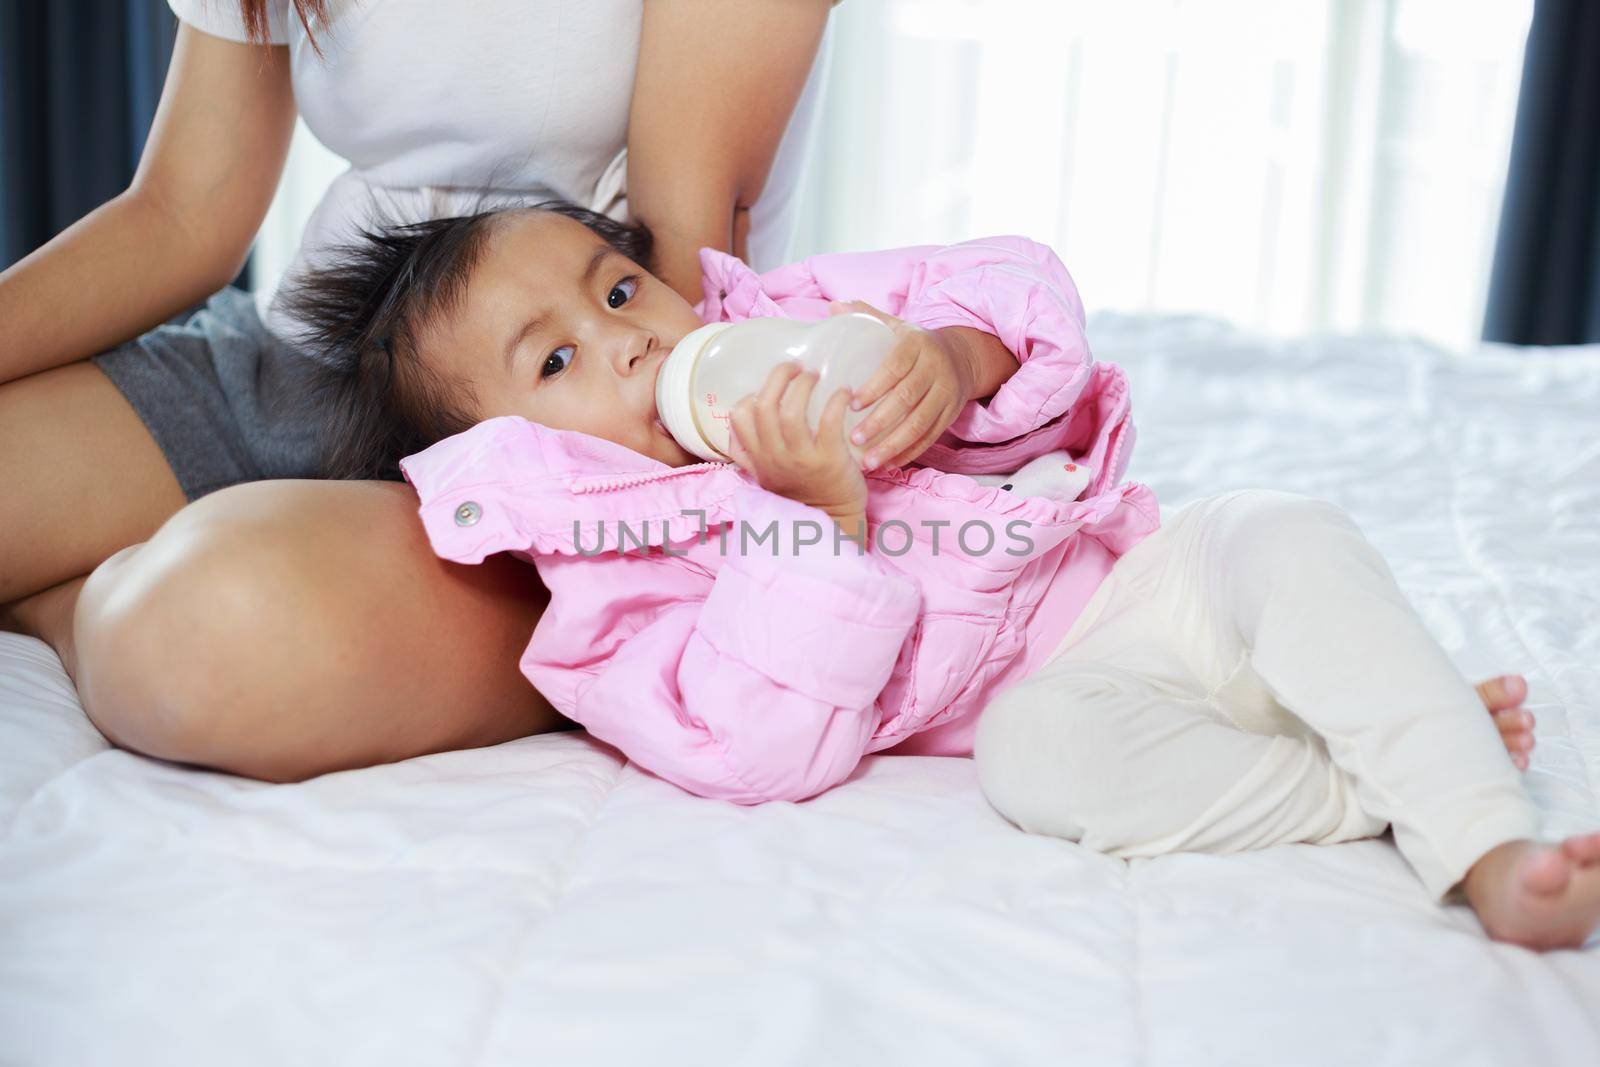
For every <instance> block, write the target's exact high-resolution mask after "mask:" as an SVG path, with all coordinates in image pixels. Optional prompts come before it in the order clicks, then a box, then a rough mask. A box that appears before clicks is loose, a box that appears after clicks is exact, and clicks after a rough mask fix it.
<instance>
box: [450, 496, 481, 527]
mask: <svg viewBox="0 0 1600 1067" xmlns="http://www.w3.org/2000/svg"><path fill="white" fill-rule="evenodd" d="M482 514H483V509H482V508H480V507H479V506H478V503H477V501H475V500H469V501H467V502H466V503H465V504H462V505H461V506H460V507H459V508H456V525H457V526H471V525H472V524H473V523H475V522H477V521H478V517H479V516H481V515H482Z"/></svg>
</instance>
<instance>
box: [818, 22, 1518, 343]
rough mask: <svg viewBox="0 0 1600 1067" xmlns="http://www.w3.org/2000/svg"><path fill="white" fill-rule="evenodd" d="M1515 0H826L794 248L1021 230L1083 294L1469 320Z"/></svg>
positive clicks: (1430, 321)
mask: <svg viewBox="0 0 1600 1067" xmlns="http://www.w3.org/2000/svg"><path fill="white" fill-rule="evenodd" d="M1531 9H1532V0H1483V2H1472V3H1461V2H1459V0H1117V2H1115V3H1109V2H1105V0H1083V2H1073V0H846V2H845V3H844V4H841V5H840V6H839V7H838V8H837V9H836V12H835V16H834V17H835V18H836V19H837V25H836V27H835V32H836V39H835V54H834V58H833V70H832V76H831V80H830V83H829V86H828V95H827V98H826V101H825V105H824V107H825V111H824V115H823V120H822V128H821V135H820V137H819V140H818V143H817V145H816V151H815V154H814V156H813V159H812V163H811V168H810V172H809V174H808V176H807V186H806V190H805V197H806V199H805V212H804V215H803V217H802V232H801V234H800V238H799V241H798V245H797V248H796V251H797V252H798V253H799V254H809V253H812V252H821V251H834V250H845V249H864V248H873V247H888V246H893V245H900V244H921V243H929V242H946V241H954V240H961V239H965V238H969V237H976V236H982V235H986V234H994V233H1008V232H1015V233H1022V234H1025V235H1028V236H1030V237H1035V238H1036V239H1039V240H1043V241H1046V242H1049V243H1050V244H1052V245H1053V246H1055V247H1056V249H1057V250H1058V251H1059V252H1060V254H1061V256H1062V258H1063V260H1064V261H1065V262H1066V263H1067V266H1068V267H1069V269H1071V270H1072V272H1073V275H1074V277H1075V278H1076V279H1077V281H1078V283H1079V285H1080V287H1081V288H1082V290H1083V296H1084V300H1085V304H1086V306H1088V307H1090V308H1119V309H1124V310H1161V311H1197V312H1202V313H1208V314H1215V315H1220V316H1223V317H1226V318H1229V319H1233V320H1235V321H1237V322H1240V323H1243V324H1245V325H1247V326H1251V327H1254V328H1257V329H1262V330H1266V331H1269V332H1279V333H1301V332H1305V331H1310V330H1319V329H1338V330H1360V329H1382V330H1391V331H1399V332H1410V333H1414V334H1417V335H1420V336H1423V337H1426V338H1429V339H1431V340H1434V341H1438V342H1441V343H1444V344H1447V345H1462V344H1466V343H1469V342H1470V341H1471V340H1472V339H1473V338H1475V337H1476V336H1477V334H1478V331H1479V328H1480V326H1481V323H1482V314H1483V303H1484V291H1485V288H1486V285H1487V277H1488V267H1489V260H1490V255H1491V252H1492V247H1493V240H1494V231H1495V225H1496V222H1497V218H1498V211H1499V206H1500V193H1501V188H1502V184H1503V181H1504V174H1505V166H1506V158H1507V153H1508V148H1509V144H1510V133H1511V125H1512V118H1513V115H1514V112H1515V106H1516V91H1517V84H1518V78H1519V75H1520V70H1521V61H1522V45H1523V40H1524V37H1525V35H1526V30H1527V24H1528V19H1529V17H1530V14H1531Z"/></svg>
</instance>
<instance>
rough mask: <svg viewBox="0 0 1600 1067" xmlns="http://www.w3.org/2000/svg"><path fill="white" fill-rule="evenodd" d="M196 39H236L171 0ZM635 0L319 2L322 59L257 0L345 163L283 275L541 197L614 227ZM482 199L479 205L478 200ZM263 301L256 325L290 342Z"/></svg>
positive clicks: (305, 111) (781, 184)
mask: <svg viewBox="0 0 1600 1067" xmlns="http://www.w3.org/2000/svg"><path fill="white" fill-rule="evenodd" d="M167 2H168V4H169V5H170V6H171V8H172V10H173V12H174V13H175V14H177V16H178V17H179V18H181V19H182V20H183V21H184V22H187V23H189V24H190V25H191V26H194V27H195V28H196V29H199V30H203V31H205V32H206V33H210V34H213V35H215V36H218V37H224V38H227V39H228V40H233V41H243V40H245V39H246V38H247V35H246V33H245V29H244V19H243V17H242V15H241V14H240V11H239V4H238V3H237V0H167ZM643 6H644V0H472V2H471V3H466V4H462V3H441V2H439V0H328V12H329V22H328V25H326V26H320V25H319V26H314V27H313V28H314V29H315V31H316V38H317V45H318V47H320V48H321V49H322V55H321V56H320V57H319V56H318V55H317V52H316V51H315V49H313V48H312V44H311V41H310V40H309V39H308V38H307V36H306V32H305V28H304V27H303V26H302V25H301V24H300V20H299V18H298V16H297V15H296V14H295V13H294V7H293V4H291V3H290V2H289V0H268V5H267V8H268V29H269V39H270V40H271V41H272V42H273V43H274V44H287V45H288V46H289V63H290V71H291V75H292V78H293V82H294V95H295V101H296V103H297V104H298V106H299V109H300V114H301V116H302V118H304V120H305V123H306V125H307V127H309V128H310V130H311V132H312V133H313V134H315V135H316V137H317V139H318V140H319V141H321V142H322V143H323V144H324V145H326V146H327V147H328V148H329V149H331V150H332V151H334V152H335V153H337V154H338V155H340V156H341V157H343V158H344V159H346V160H348V161H349V162H350V169H349V170H348V171H345V172H344V173H343V174H341V175H340V176H339V177H338V178H337V179H335V181H334V182H333V184H332V185H331V186H329V188H328V190H327V192H326V193H325V194H324V195H323V198H322V201H321V203H320V204H319V205H318V207H317V209H316V211H315V212H314V213H313V214H312V216H311V219H310V221H309V222H308V223H307V224H306V228H305V231H304V232H303V233H302V234H301V238H300V247H299V250H298V252H297V253H296V255H295V258H294V260H293V261H292V262H291V263H290V265H289V269H288V271H287V272H286V276H287V275H292V274H293V273H294V272H295V271H296V270H297V269H298V268H300V267H301V266H303V265H304V264H305V263H306V262H307V261H308V260H313V261H314V260H315V257H316V254H317V252H318V250H319V249H321V248H323V247H326V246H327V245H328V244H330V243H337V242H339V241H344V240H348V239H350V238H351V237H353V236H354V226H356V225H368V224H371V223H372V222H374V221H385V222H413V221H420V220H422V219H427V218H438V217H441V216H444V215H450V214H456V213H459V212H462V211H468V210H471V209H472V208H474V207H476V206H478V205H480V204H484V203H486V202H487V203H497V202H505V201H506V200H514V199H518V198H524V197H528V196H538V195H540V194H543V195H550V194H554V195H555V196H559V197H562V198H564V199H567V200H571V201H573V202H575V203H577V204H581V205H582V206H584V207H588V208H591V209H593V210H595V211H600V212H604V213H605V214H607V215H610V216H611V217H613V218H617V219H623V220H626V219H627V218H628V205H627V147H626V145H627V134H628V107H629V103H630V101H631V98H632V95H633V77H634V71H635V68H636V67H637V64H638V57H639V28H640V21H641V17H642V14H643ZM827 52H828V39H827V37H826V36H825V37H824V40H823V47H822V48H820V49H819V50H818V54H817V60H816V62H815V63H814V64H813V65H812V69H811V74H810V77H809V78H808V80H807V83H806V87H805V90H804V92H803V93H802V94H801V98H800V102H799V103H798V105H796V107H795V112H794V115H793V117H792V118H791V119H790V122H789V127H788V129H787V130H786V131H785V133H784V137H783V139H782V141H781V143H780V145H779V148H778V154H777V157H776V159H774V161H773V167H772V173H771V175H770V177H769V178H768V181H767V185H766V187H765V189H763V191H762V194H761V196H760V198H759V199H758V200H757V202H756V203H755V204H754V205H753V206H752V207H751V212H750V236H749V248H748V251H749V256H750V262H751V265H752V266H754V267H755V268H756V269H757V270H766V269H769V268H771V267H774V266H778V265H780V264H781V263H782V262H784V260H785V257H786V256H787V253H788V246H789V240H790V237H791V236H792V234H793V230H794V223H795V214H796V208H797V203H796V196H795V193H796V187H797V186H798V183H799V177H800V166H801V163H802V161H803V157H804V154H805V147H806V143H807V142H808V141H809V140H810V139H811V134H812V131H813V128H814V126H815V119H816V117H817V114H818V104H819V97H820V95H821V83H822V78H823V71H824V70H825V68H826V63H827ZM486 194H487V197H488V200H487V201H485V197H486ZM272 298H273V293H272V292H271V291H268V292H262V293H258V294H257V300H258V304H259V306H260V308H261V311H262V318H263V319H264V320H265V321H266V323H267V325H268V326H269V327H270V328H272V329H273V330H274V331H275V332H277V333H280V334H292V332H293V324H292V323H291V322H288V321H285V317H284V316H283V315H282V313H281V311H279V310H278V309H277V308H276V307H275V305H274V304H273V299H272Z"/></svg>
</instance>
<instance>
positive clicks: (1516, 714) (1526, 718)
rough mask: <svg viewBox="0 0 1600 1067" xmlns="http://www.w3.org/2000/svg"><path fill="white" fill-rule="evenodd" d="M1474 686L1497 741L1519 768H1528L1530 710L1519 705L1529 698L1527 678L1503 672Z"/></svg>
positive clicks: (1531, 734) (1530, 743)
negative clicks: (1490, 720)
mask: <svg viewBox="0 0 1600 1067" xmlns="http://www.w3.org/2000/svg"><path fill="white" fill-rule="evenodd" d="M1473 688H1474V689H1476V690H1477V691H1478V699H1479V700H1481V701H1483V706H1484V709H1485V710H1487V711H1488V712H1489V715H1490V716H1491V717H1492V718H1493V719H1494V724H1495V726H1497V727H1499V729H1500V740H1501V741H1502V742H1504V744H1505V746H1506V751H1507V752H1509V753H1510V754H1511V762H1512V763H1515V764H1516V765H1517V769H1518V770H1523V771H1525V770H1527V769H1528V757H1529V756H1530V755H1532V753H1533V712H1531V711H1524V710H1523V708H1522V702H1523V701H1524V700H1526V699H1528V683H1527V680H1526V679H1524V678H1523V677H1522V675H1520V674H1502V675H1501V676H1500V677H1498V678H1490V679H1489V680H1487V681H1483V682H1479V683H1478V684H1477V685H1475V686H1473Z"/></svg>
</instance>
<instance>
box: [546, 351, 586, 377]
mask: <svg viewBox="0 0 1600 1067" xmlns="http://www.w3.org/2000/svg"><path fill="white" fill-rule="evenodd" d="M576 354H577V353H575V352H574V351H573V349H572V346H571V345H562V346H561V347H560V348H558V349H556V350H555V351H554V352H552V353H550V354H549V355H548V356H545V357H544V365H543V366H542V367H540V368H539V377H541V378H553V377H555V376H556V375H557V374H560V373H561V372H562V371H564V370H566V369H567V366H568V365H569V364H570V363H571V362H572V357H573V356H574V355H576Z"/></svg>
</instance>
